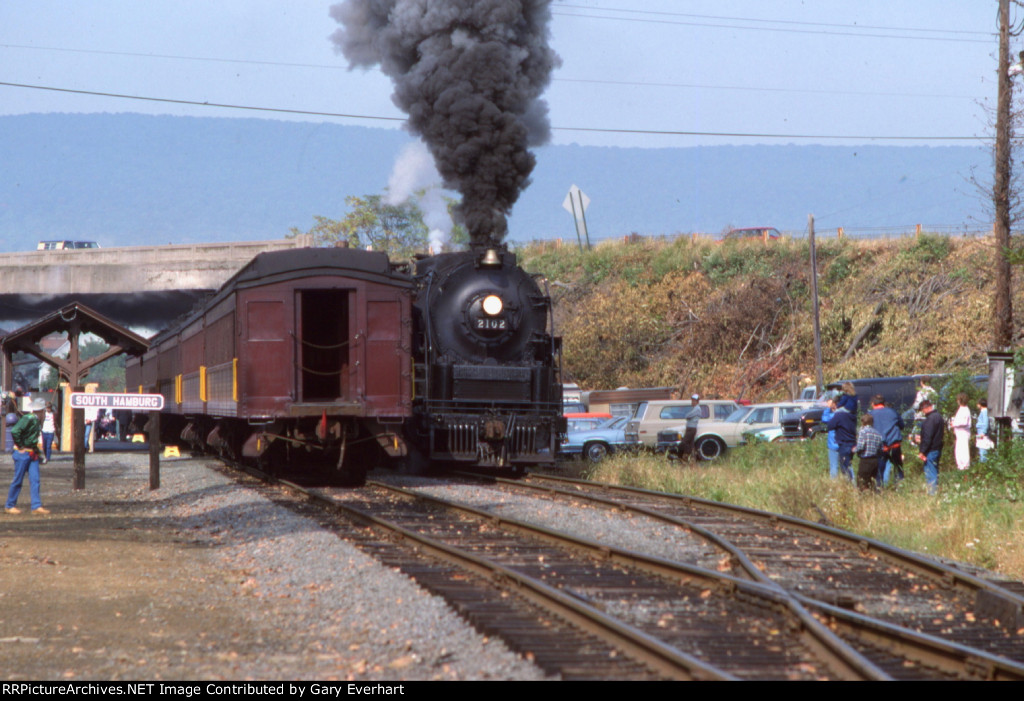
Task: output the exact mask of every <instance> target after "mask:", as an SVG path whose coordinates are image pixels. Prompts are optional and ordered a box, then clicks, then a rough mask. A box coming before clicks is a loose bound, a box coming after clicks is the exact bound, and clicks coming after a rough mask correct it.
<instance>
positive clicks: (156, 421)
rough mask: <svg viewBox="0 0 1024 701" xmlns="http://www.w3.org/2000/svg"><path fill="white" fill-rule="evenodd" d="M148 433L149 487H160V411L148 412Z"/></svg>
mask: <svg viewBox="0 0 1024 701" xmlns="http://www.w3.org/2000/svg"><path fill="white" fill-rule="evenodd" d="M146 432H147V433H148V434H149V488H150V489H151V490H152V489H160V412H159V411H151V412H149V419H148V420H147V421H146Z"/></svg>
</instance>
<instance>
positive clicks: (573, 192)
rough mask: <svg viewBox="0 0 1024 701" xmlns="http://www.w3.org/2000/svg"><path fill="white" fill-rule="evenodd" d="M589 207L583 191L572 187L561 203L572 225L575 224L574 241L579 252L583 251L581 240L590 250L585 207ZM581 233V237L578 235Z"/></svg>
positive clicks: (588, 201)
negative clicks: (578, 246) (577, 244)
mask: <svg viewBox="0 0 1024 701" xmlns="http://www.w3.org/2000/svg"><path fill="white" fill-rule="evenodd" d="M589 206H590V198H589V197H587V195H586V194H585V193H584V192H583V190H581V189H579V188H578V187H576V185H573V186H572V187H570V188H569V194H567V195H566V196H565V199H564V200H563V201H562V207H564V208H565V211H567V212H568V213H569V214H571V215H572V219H573V223H574V224H576V240H577V241H579V242H580V250H582V249H583V239H584V238H585V239H586V240H587V248H590V234H589V233H588V232H587V215H586V211H587V207H589ZM580 232H582V236H581V235H580Z"/></svg>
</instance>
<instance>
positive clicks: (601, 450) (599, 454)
mask: <svg viewBox="0 0 1024 701" xmlns="http://www.w3.org/2000/svg"><path fill="white" fill-rule="evenodd" d="M628 421H629V417H628V416H618V417H615V418H612V419H606V420H605V421H604V423H602V424H601V425H600V426H598V427H597V428H592V429H590V430H588V431H570V432H569V433H567V434H565V438H564V439H563V440H562V445H561V446H559V448H558V454H559V455H565V456H567V457H579V456H582V457H584V458H586V459H587V460H589V461H590V462H593V463H598V462H601V461H602V460H604V459H605V458H606V457H608V455H609V454H610V453H614V452H615V451H616V450H620V449H622V448H625V447H627V443H626V423H627V422H628Z"/></svg>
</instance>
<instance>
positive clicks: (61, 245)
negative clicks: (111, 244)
mask: <svg viewBox="0 0 1024 701" xmlns="http://www.w3.org/2000/svg"><path fill="white" fill-rule="evenodd" d="M99 247H100V245H99V244H98V243H96V242H95V241H40V242H39V245H37V246H36V250H37V251H63V250H67V249H71V248H99Z"/></svg>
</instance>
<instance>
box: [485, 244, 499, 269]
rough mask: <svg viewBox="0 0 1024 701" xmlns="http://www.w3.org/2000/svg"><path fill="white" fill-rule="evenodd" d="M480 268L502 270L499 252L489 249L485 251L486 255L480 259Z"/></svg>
mask: <svg viewBox="0 0 1024 701" xmlns="http://www.w3.org/2000/svg"><path fill="white" fill-rule="evenodd" d="M480 267H482V268H500V267H501V256H499V255H498V251H496V250H495V249H493V248H488V249H487V250H486V251H484V255H483V256H482V257H481V258H480Z"/></svg>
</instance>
